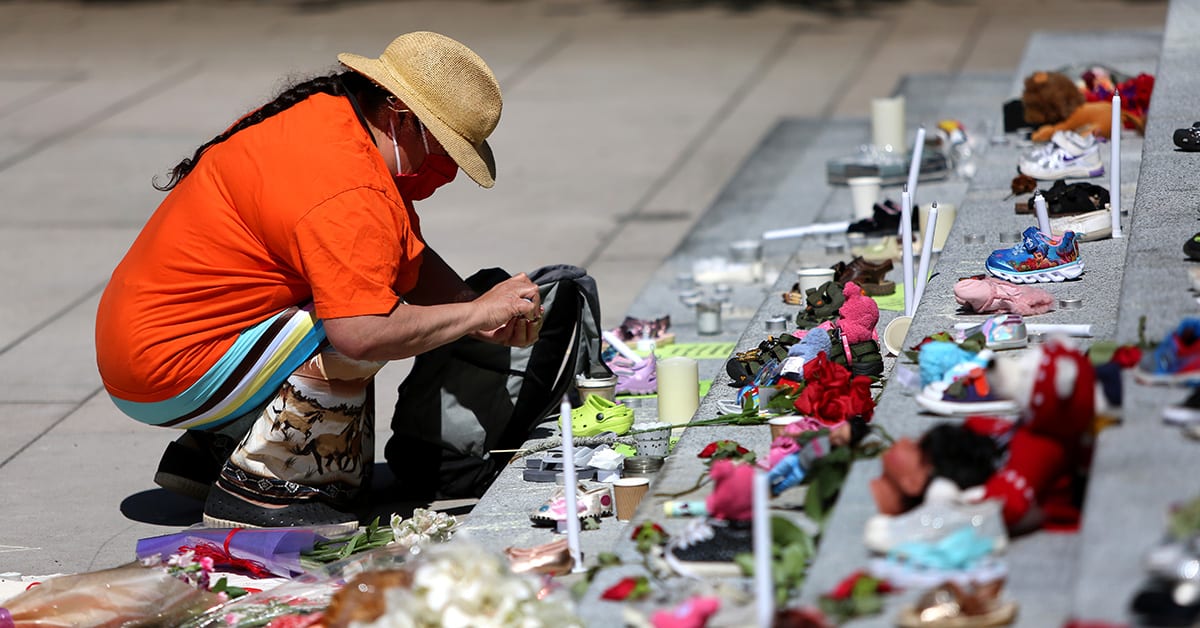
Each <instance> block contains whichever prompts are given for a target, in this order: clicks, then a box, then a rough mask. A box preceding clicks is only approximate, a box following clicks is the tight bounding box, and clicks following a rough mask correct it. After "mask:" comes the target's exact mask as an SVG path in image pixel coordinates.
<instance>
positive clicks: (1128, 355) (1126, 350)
mask: <svg viewBox="0 0 1200 628" xmlns="http://www.w3.org/2000/svg"><path fill="white" fill-rule="evenodd" d="M1112 361H1113V362H1116V363H1117V364H1119V365H1121V368H1123V369H1127V368H1133V367H1134V366H1137V363H1138V362H1141V361H1142V350H1141V349H1138V348H1137V347H1135V346H1133V345H1122V346H1120V347H1117V350H1116V351H1115V352H1113V356H1112Z"/></svg>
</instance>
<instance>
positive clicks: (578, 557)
mask: <svg viewBox="0 0 1200 628" xmlns="http://www.w3.org/2000/svg"><path fill="white" fill-rule="evenodd" d="M559 412H561V423H562V441H563V442H562V448H563V491H564V494H565V495H566V500H567V551H568V552H570V553H571V559H572V560H574V561H575V568H574V569H573V570H572V571H584V567H583V554H582V553H581V552H580V550H579V504H578V503H577V502H578V499H577V497H576V494H575V493H576V490H577V488H578V486H577V482H576V480H575V434H574V432H573V431H572V429H571V402H569V401H567V400H566V399H563V402H562V406H561V407H560V409H559Z"/></svg>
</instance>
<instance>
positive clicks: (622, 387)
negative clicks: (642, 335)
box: [607, 354, 658, 395]
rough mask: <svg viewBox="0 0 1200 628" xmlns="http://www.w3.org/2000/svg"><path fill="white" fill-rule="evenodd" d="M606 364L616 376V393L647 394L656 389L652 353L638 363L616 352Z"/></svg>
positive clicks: (656, 379) (655, 373)
mask: <svg viewBox="0 0 1200 628" xmlns="http://www.w3.org/2000/svg"><path fill="white" fill-rule="evenodd" d="M607 364H608V368H609V370H611V371H612V372H613V375H616V376H617V388H616V394H618V395H649V394H651V393H653V392H655V391H657V390H658V367H657V366H656V363H655V360H654V354H650V356H649V357H647V358H644V359H643V360H642V361H641V363H640V364H635V363H634V362H633V360H630V359H629V358H627V357H625V356H623V355H621V354H617V355H616V357H614V358H613V359H611V360H609V361H608V362H607Z"/></svg>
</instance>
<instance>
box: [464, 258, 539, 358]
mask: <svg viewBox="0 0 1200 628" xmlns="http://www.w3.org/2000/svg"><path fill="white" fill-rule="evenodd" d="M541 301H542V299H541V295H540V294H539V293H538V287H537V285H536V284H534V283H533V282H532V281H529V277H527V276H526V275H525V273H521V274H518V275H516V276H514V277H511V278H509V279H506V280H504V281H502V282H500V283H498V284H496V285H495V286H494V287H493V288H492V289H491V290H488V291H487V292H485V293H483V295H481V296H480V297H479V298H478V299H476V300H475V301H474V303H475V304H476V305H477V306H478V307H480V308H481V309H482V311H483V313H484V324H483V326H482V327H481V328H480V329H478V330H476V331H475V332H474V333H473V334H472V336H474V337H476V338H479V339H481V340H487V341H488V342H494V343H496V344H501V345H506V346H510V347H527V346H529V345H531V344H533V343H534V342H535V341H536V340H537V337H538V331H539V330H540V329H541V327H542V302H541Z"/></svg>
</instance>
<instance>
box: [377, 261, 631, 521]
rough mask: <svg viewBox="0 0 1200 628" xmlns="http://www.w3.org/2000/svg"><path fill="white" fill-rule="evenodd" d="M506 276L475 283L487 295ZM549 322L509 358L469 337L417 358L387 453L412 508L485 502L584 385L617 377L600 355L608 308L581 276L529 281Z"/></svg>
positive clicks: (546, 274) (499, 273)
mask: <svg viewBox="0 0 1200 628" xmlns="http://www.w3.org/2000/svg"><path fill="white" fill-rule="evenodd" d="M508 277H509V274H508V273H506V272H504V271H503V270H501V269H498V268H491V269H486V270H482V271H480V272H478V273H476V274H474V275H472V276H471V277H469V278H467V283H468V284H469V285H470V286H471V288H473V289H474V290H476V291H478V292H480V293H482V292H485V291H487V290H488V289H489V288H491V287H492V286H494V285H496V284H497V283H500V282H501V281H504V280H505V279H508ZM529 279H530V280H531V281H533V282H534V283H535V284H537V285H538V287H539V291H540V293H541V298H542V305H543V307H544V308H545V312H544V314H543V317H544V318H543V323H542V329H541V331H540V333H539V335H538V341H537V342H536V343H534V344H533V345H532V346H530V347H525V348H510V347H502V346H499V345H494V344H491V343H487V342H483V341H481V340H476V339H474V338H469V337H464V338H461V339H459V340H457V341H455V342H452V343H450V344H447V345H444V346H442V347H439V348H437V349H434V350H432V351H429V352H427V353H424V354H421V355H419V356H417V358H416V361H415V363H414V365H413V369H412V372H411V373H410V374H409V376H408V377H407V378H405V380H404V382H403V383H401V384H400V388H399V391H398V392H399V399H398V400H397V401H396V410H395V414H394V415H393V416H392V437H391V439H389V440H388V443H387V446H386V448H385V450H384V452H385V456H386V457H387V462H388V466H389V467H390V468H391V470H392V472H393V473H394V474H395V476H396V483H397V487H398V489H399V491H400V492H401V493H402V494H403V495H404V496H405V497H409V498H413V499H445V498H452V497H478V496H481V495H483V493H484V491H486V490H487V488H488V486H490V485H491V483H492V481H493V480H495V478H496V476H497V475H498V474H499V473H500V470H501V469H502V468H503V467H504V465H505V464H506V463H507V462H508V461H509V459H511V458H512V455H513V454H511V453H498V454H493V453H491V452H492V450H496V449H500V450H505V449H516V448H519V447H520V446H521V445H522V444H523V443H524V442H525V441H526V440H527V439H528V437H529V434H530V432H531V431H532V430H533V429H534V428H535V427H536V426H537V425H538V424H540V423H542V421H543V420H545V418H546V417H547V416H549V415H551V414H554V413H556V412H557V410H558V408H559V405H560V403H561V402H562V399H563V395H564V394H566V393H567V392H568V390H570V389H571V387H572V385H573V384H574V379H575V376H576V375H579V374H587V375H588V376H591V377H601V376H610V375H612V371H610V370H609V368H608V367H607V366H606V365H605V364H604V360H603V358H602V357H601V354H600V351H601V348H600V299H599V295H598V293H597V290H596V282H595V280H594V279H593V278H592V277H591V276H589V275H588V274H587V271H585V270H583V269H582V268H577V267H575V266H568V265H556V266H545V267H542V268H539V269H537V270H535V271H533V272H531V273H529Z"/></svg>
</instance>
